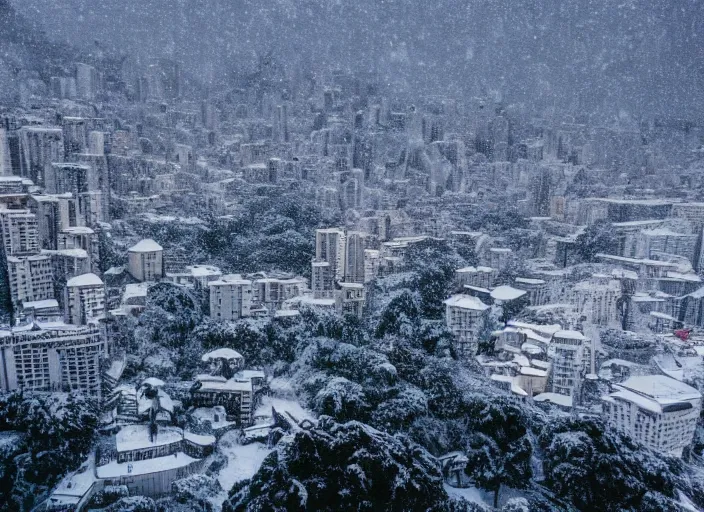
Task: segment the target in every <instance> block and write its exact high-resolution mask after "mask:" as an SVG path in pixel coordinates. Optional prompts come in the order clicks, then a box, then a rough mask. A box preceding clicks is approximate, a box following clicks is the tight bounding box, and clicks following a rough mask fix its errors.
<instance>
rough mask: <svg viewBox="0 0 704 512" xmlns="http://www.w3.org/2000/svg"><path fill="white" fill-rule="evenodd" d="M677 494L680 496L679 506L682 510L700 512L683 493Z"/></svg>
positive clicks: (678, 492)
mask: <svg viewBox="0 0 704 512" xmlns="http://www.w3.org/2000/svg"><path fill="white" fill-rule="evenodd" d="M677 494H678V496H679V499H680V501H679V504H680V506H681V507H682V508H684V509H685V510H691V511H692V512H699V509H698V508H697V506H696V505H695V504H694V503H693V502H692V500H690V499H689V498H688V497H687V496H685V495H684V494H683V493H682V491H679V490H678V491H677Z"/></svg>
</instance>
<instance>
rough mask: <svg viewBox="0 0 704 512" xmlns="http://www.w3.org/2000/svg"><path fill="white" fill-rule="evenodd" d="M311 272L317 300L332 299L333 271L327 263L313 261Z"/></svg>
mask: <svg viewBox="0 0 704 512" xmlns="http://www.w3.org/2000/svg"><path fill="white" fill-rule="evenodd" d="M311 266H312V272H311V289H312V290H313V297H314V298H316V299H330V298H332V296H333V293H334V291H335V290H334V285H333V278H332V270H331V269H330V263H328V262H327V261H315V260H313V263H312V264H311Z"/></svg>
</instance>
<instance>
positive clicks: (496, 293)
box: [491, 285, 526, 301]
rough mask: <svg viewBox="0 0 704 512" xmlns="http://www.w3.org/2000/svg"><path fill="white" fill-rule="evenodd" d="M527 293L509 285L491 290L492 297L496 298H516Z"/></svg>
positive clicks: (505, 299)
mask: <svg viewBox="0 0 704 512" xmlns="http://www.w3.org/2000/svg"><path fill="white" fill-rule="evenodd" d="M525 294H526V292H525V291H523V290H519V289H517V288H514V287H512V286H507V285H503V286H497V287H496V288H494V289H493V290H491V298H492V299H494V300H503V301H507V300H516V299H518V298H520V297H523V296H524V295H525Z"/></svg>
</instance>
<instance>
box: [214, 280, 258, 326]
mask: <svg viewBox="0 0 704 512" xmlns="http://www.w3.org/2000/svg"><path fill="white" fill-rule="evenodd" d="M208 288H209V289H210V318H212V319H213V320H223V321H226V322H233V321H236V320H239V319H240V318H243V317H247V316H249V315H250V311H251V308H252V281H250V280H248V279H242V277H241V276H239V275H225V276H222V278H221V279H218V280H217V281H211V282H209V283H208Z"/></svg>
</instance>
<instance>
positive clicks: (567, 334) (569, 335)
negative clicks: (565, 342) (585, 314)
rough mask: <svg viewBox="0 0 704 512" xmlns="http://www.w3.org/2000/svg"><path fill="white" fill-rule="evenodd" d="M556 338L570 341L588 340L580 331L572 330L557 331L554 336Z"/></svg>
mask: <svg viewBox="0 0 704 512" xmlns="http://www.w3.org/2000/svg"><path fill="white" fill-rule="evenodd" d="M554 337H555V338H566V339H570V340H586V339H587V338H586V337H585V336H584V334H582V333H581V332H579V331H570V330H564V331H557V332H556V333H555V334H554Z"/></svg>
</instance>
